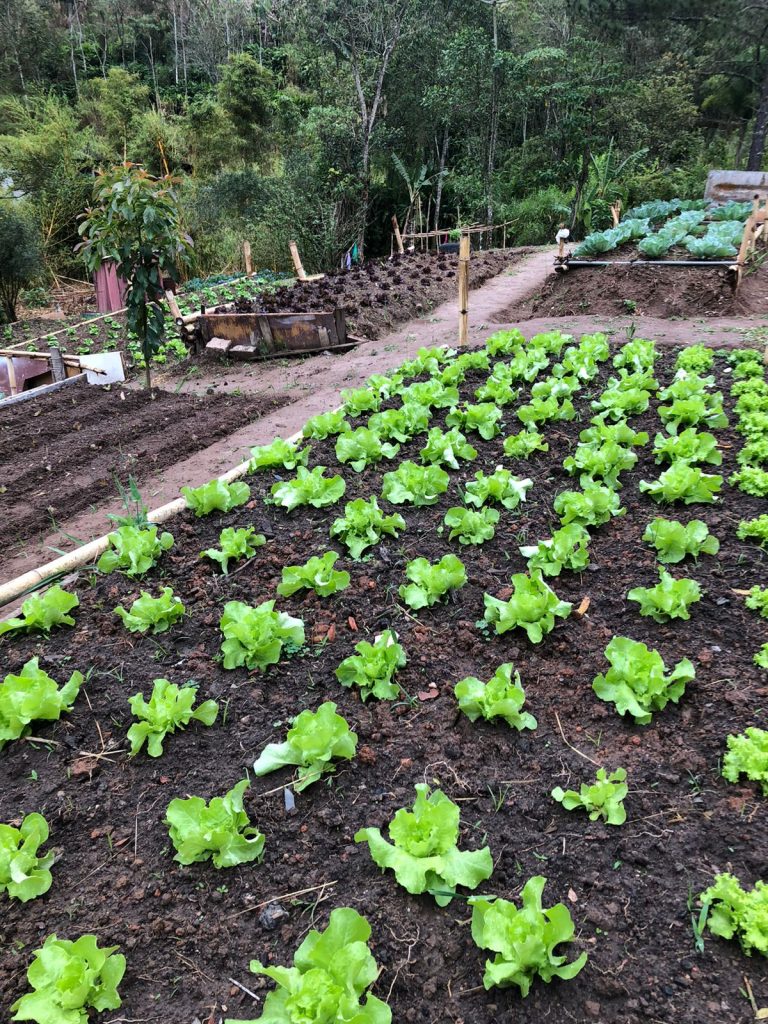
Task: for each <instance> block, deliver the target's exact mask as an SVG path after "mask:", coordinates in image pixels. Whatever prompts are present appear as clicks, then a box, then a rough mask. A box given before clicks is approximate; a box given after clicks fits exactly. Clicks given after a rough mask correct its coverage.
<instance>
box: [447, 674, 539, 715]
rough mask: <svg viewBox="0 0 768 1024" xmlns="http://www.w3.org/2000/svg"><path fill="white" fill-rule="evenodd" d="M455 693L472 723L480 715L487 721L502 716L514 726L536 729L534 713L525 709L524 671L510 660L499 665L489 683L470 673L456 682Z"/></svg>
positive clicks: (460, 707)
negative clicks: (522, 678)
mask: <svg viewBox="0 0 768 1024" xmlns="http://www.w3.org/2000/svg"><path fill="white" fill-rule="evenodd" d="M453 692H454V694H455V696H456V700H457V701H458V704H459V710H460V711H463V712H464V714H465V715H466V716H467V718H468V719H469V720H470V722H476V721H477V719H478V718H484V719H485V720H486V722H491V721H493V720H494V719H495V718H502V719H503V720H504V721H505V722H506V723H507V725H509V726H510V727H511V728H512V729H517V730H522V729H535V728H536V725H537V722H536V719H535V718H534V717H533V715H531V714H529V713H528V712H527V711H523V710H522V707H523V704H524V703H525V691H524V690H523V687H522V684H521V682H520V673H519V672H515V671H514V666H513V665H512V664H511V663H510V662H506V663H505V664H503V665H499V667H498V668H497V669H496V671H495V672H494V674H493V675H492V676H491V678H490V679H489V680H488V682H487V683H484V682H483V681H482V680H481V679H478V678H477V677H476V676H467V678H466V679H462V680H460V682H458V683H456V686H455V687H454V690H453Z"/></svg>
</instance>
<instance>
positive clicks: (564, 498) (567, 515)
mask: <svg viewBox="0 0 768 1024" xmlns="http://www.w3.org/2000/svg"><path fill="white" fill-rule="evenodd" d="M553 507H554V509H555V512H556V513H557V514H558V515H559V516H560V522H561V523H562V524H563V526H567V525H568V524H569V523H578V524H579V525H580V526H600V525H602V524H603V523H607V522H608V521H609V520H610V519H611V518H612V517H613V516H623V515H624V513H625V512H626V511H627V510H626V509H625V508H622V507H621V501H620V499H619V496H618V494H617V493H616V491H614V490H613V489H612V488H610V487H605V486H603V485H602V484H595V483H591V484H587V485H586V487H584V488H582V490H580V491H561V492H560V494H558V495H557V496H556V497H555V500H554V503H553Z"/></svg>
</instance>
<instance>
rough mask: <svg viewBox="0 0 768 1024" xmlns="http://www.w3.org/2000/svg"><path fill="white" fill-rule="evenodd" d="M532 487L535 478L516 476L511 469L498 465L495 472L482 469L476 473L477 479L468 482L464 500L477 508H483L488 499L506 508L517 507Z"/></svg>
mask: <svg viewBox="0 0 768 1024" xmlns="http://www.w3.org/2000/svg"><path fill="white" fill-rule="evenodd" d="M531 487H533V480H531V479H529V478H526V479H524V480H522V479H520V477H516V476H514V475H513V474H512V472H511V471H510V470H508V469H504V468H503V467H502V466H497V467H496V469H495V470H494V472H493V473H489V474H488V475H486V474H485V473H483V471H482V470H478V472H477V473H475V479H474V480H470V481H469V483H468V484H467V487H466V491H465V492H464V501H465V502H466V504H467V505H474V506H475V507H476V508H481V507H482V506H483V505H484V504H485V503H486V501H488V502H491V501H493V502H498V504H499V505H503V506H504V508H508V509H513V508H517V506H518V505H519V504H520V502H521V501H525V498H526V494H527V492H528V491H529V490H530V489H531Z"/></svg>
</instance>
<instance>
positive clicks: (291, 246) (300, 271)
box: [288, 242, 307, 281]
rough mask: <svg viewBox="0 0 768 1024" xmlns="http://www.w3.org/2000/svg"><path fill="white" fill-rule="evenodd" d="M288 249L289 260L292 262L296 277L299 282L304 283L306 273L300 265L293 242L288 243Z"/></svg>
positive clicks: (297, 251) (297, 250)
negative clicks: (289, 252) (289, 253)
mask: <svg viewBox="0 0 768 1024" xmlns="http://www.w3.org/2000/svg"><path fill="white" fill-rule="evenodd" d="M288 248H289V249H290V250H291V259H292V260H293V265H294V267H295V268H296V277H298V279H299V280H300V281H306V280H307V272H306V270H305V269H304V266H303V265H302V262H301V256H299V247H298V246H297V245H296V243H295V242H289V243H288Z"/></svg>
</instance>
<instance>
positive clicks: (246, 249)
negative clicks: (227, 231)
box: [243, 239, 253, 277]
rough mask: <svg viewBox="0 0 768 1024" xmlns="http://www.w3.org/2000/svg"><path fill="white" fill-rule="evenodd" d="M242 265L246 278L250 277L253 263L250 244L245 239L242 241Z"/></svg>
mask: <svg viewBox="0 0 768 1024" xmlns="http://www.w3.org/2000/svg"><path fill="white" fill-rule="evenodd" d="M243 264H244V266H245V274H246V277H250V276H251V274H253V263H252V261H251V243H250V242H249V241H248V240H247V239H245V240H244V241H243Z"/></svg>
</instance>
